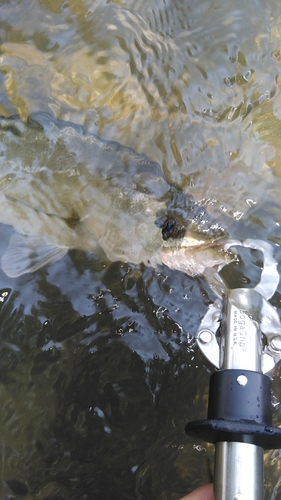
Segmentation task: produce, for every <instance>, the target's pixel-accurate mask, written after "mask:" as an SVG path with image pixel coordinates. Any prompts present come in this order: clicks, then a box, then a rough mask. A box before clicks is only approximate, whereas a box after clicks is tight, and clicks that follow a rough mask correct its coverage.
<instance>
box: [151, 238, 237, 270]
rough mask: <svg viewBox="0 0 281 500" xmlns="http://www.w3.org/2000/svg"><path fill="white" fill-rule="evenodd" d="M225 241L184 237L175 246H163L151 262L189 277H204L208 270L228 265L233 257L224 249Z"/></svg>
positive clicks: (223, 239)
mask: <svg viewBox="0 0 281 500" xmlns="http://www.w3.org/2000/svg"><path fill="white" fill-rule="evenodd" d="M226 242H227V240H226V239H225V238H222V239H221V240H219V241H214V242H208V241H206V240H204V239H200V238H198V239H197V238H194V237H192V236H191V237H189V236H186V237H184V238H183V239H182V241H179V242H177V243H176V244H174V245H173V243H174V242H173V243H172V244H170V243H169V244H165V243H166V242H164V244H163V246H162V247H161V249H160V250H159V252H157V254H156V255H155V257H154V258H153V260H152V262H153V263H156V262H157V261H158V262H161V263H162V264H165V265H166V266H167V267H169V268H170V269H174V270H177V271H182V272H184V273H186V274H188V275H189V276H196V275H204V274H206V271H207V270H208V269H210V268H213V269H215V270H216V271H219V270H220V269H221V268H222V267H223V266H224V265H226V264H229V263H230V262H231V261H232V260H233V259H234V256H233V254H231V253H230V252H229V251H227V250H225V249H224V245H225V244H226Z"/></svg>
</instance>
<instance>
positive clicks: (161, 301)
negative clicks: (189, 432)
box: [0, 0, 281, 500]
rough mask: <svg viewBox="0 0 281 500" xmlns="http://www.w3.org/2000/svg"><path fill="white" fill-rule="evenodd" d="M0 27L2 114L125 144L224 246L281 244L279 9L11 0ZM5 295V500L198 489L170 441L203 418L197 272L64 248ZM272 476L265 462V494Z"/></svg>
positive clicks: (200, 447) (199, 461)
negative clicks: (200, 213)
mask: <svg viewBox="0 0 281 500" xmlns="http://www.w3.org/2000/svg"><path fill="white" fill-rule="evenodd" d="M0 19H1V21H0V40H1V47H0V50H1V54H0V69H1V71H0V96H1V97H0V114H1V115H3V116H6V117H8V116H11V115H15V114H16V115H19V117H20V118H21V120H23V121H26V120H27V119H28V116H29V115H30V114H31V113H35V112H40V113H49V114H51V115H52V116H53V118H54V119H60V120H63V121H69V122H72V123H75V124H77V125H83V127H84V129H85V130H86V131H87V132H89V133H94V134H96V135H98V136H100V137H102V138H103V139H105V140H114V141H117V142H118V143H120V144H122V145H123V146H127V147H130V148H133V149H134V150H135V151H136V152H137V153H141V154H145V155H146V156H147V157H148V158H149V159H150V161H153V162H157V163H158V164H159V165H160V166H161V169H162V172H163V178H164V179H165V182H166V183H168V185H169V186H172V185H173V186H174V188H175V189H176V191H178V192H180V191H182V192H183V193H188V194H191V195H193V196H194V198H195V199H196V200H197V202H198V203H199V204H201V205H202V206H206V208H207V211H208V213H209V215H210V217H214V218H216V220H218V221H219V223H220V224H221V225H222V226H223V227H224V228H225V229H226V231H227V232H228V234H229V235H230V236H231V237H238V238H241V239H243V238H245V237H249V236H250V237H259V238H262V239H265V240H266V241H271V242H273V243H276V244H279V245H280V243H281V240H280V222H281V220H280V204H281V200H280V192H281V190H280V187H281V186H280V182H281V181H280V158H281V149H280V141H279V130H280V118H281V116H280V100H281V97H280V51H281V46H280V45H281V42H280V30H281V6H280V2H279V1H277V0H276V1H273V0H270V1H268V2H266V4H265V3H264V2H262V1H261V0H256V1H250V2H248V3H247V5H245V4H244V3H242V2H238V3H237V2H235V3H234V2H231V1H230V0H227V1H225V2H224V3H223V4H222V3H221V2H217V1H216V2H213V1H207V0H203V1H202V2H200V3H199V2H197V3H195V2H192V1H180V0H174V1H173V2H168V1H164V0H163V1H160V0H159V1H156V0H155V1H153V2H151V1H149V2H148V1H145V0H143V1H138V0H135V1H133V0H132V1H130V0H127V1H123V2H122V1H116V2H110V1H108V2H104V1H86V0H84V1H80V0H79V1H78V0H73V1H69V2H67V1H59V2H58V1H57V0H56V1H55V0H40V1H39V0H32V1H27V0H25V1H22V2H20V1H19V0H15V1H11V2H4V1H2V2H1V6H0ZM68 153H69V151H68ZM74 153H75V152H74ZM31 157H32V151H30V155H29V154H28V152H27V156H26V162H27V164H28V161H29V160H30V158H31ZM2 158H4V159H5V154H4V156H3V157H2ZM62 161H63V160H62ZM64 161H65V157H64ZM59 188H60V186H58V187H57V189H58V190H59ZM4 210H5V207H3V206H2V207H1V211H4ZM144 217H145V216H144ZM0 219H1V218H0ZM1 220H3V219H1ZM124 220H125V219H124ZM120 226H122V220H121V222H120ZM12 234H13V228H12V227H11V226H6V225H2V226H1V242H0V252H1V255H3V254H4V252H5V250H6V249H7V246H8V243H9V240H10V237H11V236H12ZM117 238H118V234H117ZM276 256H277V258H280V252H279V251H278V248H277V253H276ZM242 257H243V258H242V259H241V262H240V263H239V264H238V265H237V264H233V265H232V267H231V268H230V270H229V277H228V279H229V282H230V284H232V285H233V286H240V285H241V284H242V286H244V285H245V283H247V284H248V286H252V285H253V284H254V283H255V282H256V281H257V280H258V278H259V273H260V266H261V262H260V256H259V255H257V254H256V253H255V252H249V253H247V255H246V254H245V255H244V254H243V256H242ZM0 287H1V289H0V299H1V300H0V307H1V310H0V315H1V338H0V343H1V350H0V380H1V386H0V400H1V408H2V410H1V413H0V421H1V426H0V428H1V429H2V430H3V432H2V438H1V464H2V469H1V477H2V481H1V485H0V491H1V498H5V499H8V498H27V499H44V500H58V499H66V498H67V499H71V500H75V499H79V500H80V499H83V500H87V499H93V498H95V499H97V500H103V499H108V498H115V499H119V498H120V499H121V498H122V499H124V498H125V499H138V500H142V499H146V500H147V499H155V500H156V499H157V500H164V499H175V500H176V499H178V498H180V496H182V495H183V494H185V493H187V492H188V491H190V490H191V489H193V488H195V487H196V486H199V485H200V484H202V483H204V482H207V481H209V480H210V471H211V469H212V460H213V449H212V447H211V446H208V445H207V446H206V445H204V444H203V443H193V442H192V441H191V440H188V438H186V437H185V435H184V432H183V430H184V425H185V423H186V421H187V420H192V419H197V418H204V417H205V415H206V406H207V387H208V380H209V375H210V371H211V368H210V366H209V365H208V363H207V362H206V361H205V360H204V359H203V358H202V356H201V355H200V353H199V352H198V350H197V349H196V346H195V345H194V340H193V336H194V334H195V333H196V330H197V327H198V324H199V322H200V319H201V317H202V316H203V314H204V313H205V311H206V308H207V306H208V304H209V303H210V302H212V301H213V300H214V298H215V297H214V294H213V292H212V291H211V290H210V288H209V286H208V284H207V283H206V281H205V279H204V277H197V278H192V277H188V276H186V275H184V274H182V273H180V272H178V271H170V270H169V269H168V268H167V267H164V266H160V267H159V268H158V269H153V268H151V267H146V266H145V265H143V264H131V263H124V262H110V261H108V260H107V259H103V258H102V257H100V256H98V255H96V254H95V255H93V253H92V252H90V251H89V250H88V251H83V250H77V249H72V250H71V251H70V252H69V253H68V254H67V255H66V256H65V257H64V258H63V259H61V260H59V261H57V262H56V263H54V264H52V265H50V266H48V267H44V268H42V269H39V270H38V271H36V272H35V273H34V274H25V275H23V276H20V277H18V278H9V277H7V276H6V274H5V273H4V272H2V271H1V272H0ZM280 298H281V289H280V285H279V288H278V290H277V293H276V294H275V296H274V297H273V300H272V303H273V304H274V305H275V306H276V307H278V308H279V309H280ZM279 381H280V374H279V369H277V370H276V373H275V377H274V381H273V412H274V422H275V423H278V422H280V401H281V394H280V387H279V386H280V383H279ZM198 471H200V473H199V474H198ZM279 478H280V457H279V454H278V452H276V451H274V452H269V453H267V454H266V496H265V497H266V499H270V498H271V499H273V498H275V499H278V498H279V497H280V495H281V490H280V479H279Z"/></svg>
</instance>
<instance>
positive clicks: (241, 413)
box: [185, 240, 281, 500]
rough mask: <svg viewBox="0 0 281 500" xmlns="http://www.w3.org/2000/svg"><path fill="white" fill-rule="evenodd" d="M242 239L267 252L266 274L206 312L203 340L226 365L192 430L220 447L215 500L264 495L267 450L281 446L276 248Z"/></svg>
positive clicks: (210, 354)
mask: <svg viewBox="0 0 281 500" xmlns="http://www.w3.org/2000/svg"><path fill="white" fill-rule="evenodd" d="M234 243H235V245H237V242H234ZM239 244H240V245H241V243H239ZM242 245H243V246H246V247H249V248H255V249H259V250H262V251H263V254H264V265H263V272H262V275H261V280H260V282H259V283H258V285H257V286H256V287H255V288H253V289H247V288H238V289H234V290H228V291H227V292H226V294H225V296H224V299H223V301H221V300H217V301H216V302H215V303H214V304H212V305H211V306H210V308H209V310H208V311H207V313H206V315H205V317H204V318H203V320H202V322H201V325H200V327H199V330H198V333H197V343H198V346H199V348H200V349H201V351H202V352H203V354H204V355H205V356H206V357H207V358H208V359H209V361H210V362H211V363H212V364H213V365H214V366H215V367H216V368H218V369H219V370H218V371H216V372H214V373H213V374H212V375H211V377H210V387H209V403H208V417H207V419H206V420H198V421H195V422H190V423H188V424H187V425H186V429H185V430H186V432H187V434H188V435H190V436H193V437H196V438H197V439H198V438H199V439H203V440H205V441H207V442H211V443H215V445H216V448H215V480H214V483H215V484H214V488H215V499H216V500H262V499H263V490H264V486H263V450H264V449H274V448H280V447H281V428H279V427H273V426H272V414H271V391H270V378H269V377H268V376H267V375H265V373H267V372H268V371H270V370H271V369H272V368H274V366H275V364H276V363H277V362H278V361H279V360H280V359H281V325H280V318H279V317H278V314H277V312H276V310H275V308H274V307H273V306H272V305H271V304H270V303H269V302H268V301H267V299H269V298H270V297H271V296H272V295H273V294H274V292H275V290H276V287H277V285H278V283H279V275H278V272H277V263H276V262H275V261H274V258H273V250H274V247H273V246H272V245H270V244H268V243H266V242H263V241H260V240H246V241H245V242H243V243H242ZM228 246H233V242H232V243H231V244H229V245H228ZM264 339H266V342H264Z"/></svg>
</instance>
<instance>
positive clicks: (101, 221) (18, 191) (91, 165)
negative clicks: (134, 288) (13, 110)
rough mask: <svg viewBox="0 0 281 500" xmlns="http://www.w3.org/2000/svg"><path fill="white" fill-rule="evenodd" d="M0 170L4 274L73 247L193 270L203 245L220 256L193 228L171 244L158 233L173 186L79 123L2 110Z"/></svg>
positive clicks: (154, 167) (154, 166) (199, 268)
mask: <svg viewBox="0 0 281 500" xmlns="http://www.w3.org/2000/svg"><path fill="white" fill-rule="evenodd" d="M0 171H1V177H0V204H1V207H2V210H1V211H0V222H1V223H4V224H9V225H12V226H13V227H14V229H15V232H14V234H13V235H12V237H11V241H10V244H9V247H8V248H7V250H6V252H5V254H4V255H3V257H2V261H1V265H2V269H3V270H4V271H5V272H6V274H7V275H8V276H11V277H15V276H20V275H21V274H24V273H26V272H33V271H35V270H37V269H39V268H40V267H42V266H43V265H45V264H48V263H51V262H54V261H55V260H57V259H59V258H61V257H62V256H63V255H65V254H66V253H67V251H68V250H69V249H71V248H77V249H81V250H83V251H90V252H92V253H99V254H101V255H103V256H104V257H107V258H108V259H110V260H112V261H117V260H121V261H129V262H132V263H135V264H138V263H141V262H144V263H147V264H149V263H152V262H155V263H156V262H163V263H165V264H167V265H168V266H169V267H171V268H173V269H176V268H177V269H181V270H183V271H185V272H187V273H188V274H192V275H193V274H198V273H201V272H204V270H203V267H204V266H203V265H202V263H200V265H199V261H198V262H196V259H195V254H198V255H199V254H200V255H202V256H203V254H204V252H205V251H207V249H208V252H209V253H210V255H211V253H212V254H213V257H212V259H211V260H210V265H211V266H213V265H217V264H218V263H221V262H223V257H224V256H223V254H222V253H221V247H220V245H212V244H210V242H206V241H205V240H204V239H202V237H200V236H198V237H197V236H194V231H193V233H192V234H191V235H189V234H186V235H185V237H184V238H182V237H181V238H180V239H179V240H178V241H177V243H176V244H175V242H172V243H171V242H165V241H163V238H162V234H161V230H160V228H159V227H157V225H156V224H155V221H156V220H157V218H158V217H159V215H161V214H163V213H165V210H166V209H167V204H169V203H170V200H171V188H170V186H169V184H168V183H167V181H166V179H165V177H164V175H163V173H162V170H161V167H160V166H159V164H158V163H156V162H153V161H150V160H148V159H147V158H146V157H145V156H144V155H141V154H138V153H136V152H135V151H133V150H132V149H130V148H126V147H124V146H121V145H120V144H118V143H116V142H113V141H108V142H107V141H104V140H102V139H100V138H99V137H97V136H95V135H93V134H87V133H86V132H85V130H84V129H83V128H82V127H79V126H75V125H73V124H71V123H67V122H60V121H59V120H56V121H55V120H53V119H52V118H51V117H50V116H49V115H47V114H44V113H42V114H40V113H36V114H34V115H32V116H31V117H30V118H29V121H28V123H27V124H25V123H23V122H22V121H21V120H19V119H18V118H16V117H12V118H9V119H6V118H2V119H1V120H0ZM189 210H190V209H189ZM181 236H182V235H181ZM200 238H201V239H200ZM205 255H206V254H205ZM215 256H216V257H215ZM185 259H186V260H188V259H189V262H190V265H188V263H187V261H186V264H185V265H184V260H185ZM201 260H202V259H201ZM206 264H207V265H208V261H207V260H206V259H205V267H206Z"/></svg>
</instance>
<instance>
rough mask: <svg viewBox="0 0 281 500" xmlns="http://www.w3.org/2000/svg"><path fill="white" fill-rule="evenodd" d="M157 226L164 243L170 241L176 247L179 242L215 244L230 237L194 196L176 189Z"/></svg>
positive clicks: (156, 222) (157, 221) (156, 223)
mask: <svg viewBox="0 0 281 500" xmlns="http://www.w3.org/2000/svg"><path fill="white" fill-rule="evenodd" d="M155 225H156V226H157V227H159V228H160V229H161V232H162V238H163V241H164V242H168V241H169V243H170V244H171V245H174V246H178V243H179V242H181V243H182V244H183V245H186V240H187V239H188V240H190V239H193V240H199V241H200V243H201V242H202V241H204V243H206V242H207V241H209V242H212V243H214V242H215V241H217V240H218V239H219V240H221V239H222V238H226V237H227V236H228V234H227V232H226V231H225V229H224V228H223V227H222V226H221V225H220V224H219V222H218V221H217V220H216V219H214V218H213V217H212V216H211V215H210V214H209V213H208V212H207V210H206V208H205V207H204V206H202V205H200V204H198V203H197V202H196V201H195V200H194V199H193V197H192V196H189V195H188V194H185V193H182V192H177V191H176V190H175V189H173V190H172V199H171V201H170V203H169V204H168V206H167V209H166V212H165V213H164V214H163V215H162V216H161V217H160V218H158V219H157V220H156V221H155ZM184 240H185V241H184ZM199 241H198V243H197V244H199ZM194 243H195V241H194ZM188 246H190V245H188Z"/></svg>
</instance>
